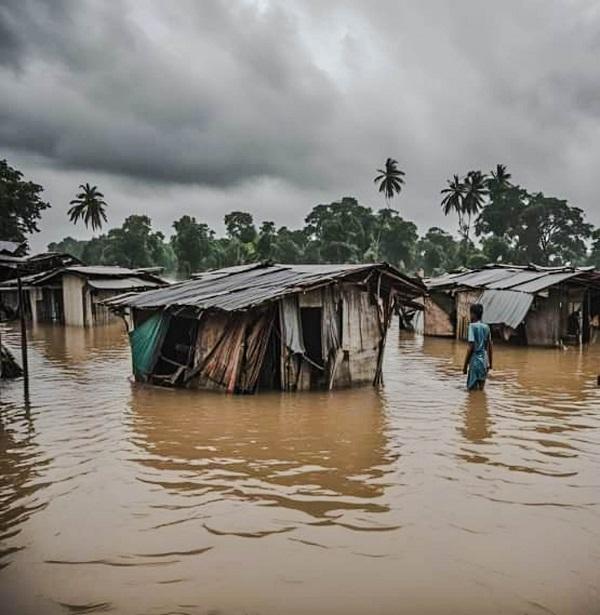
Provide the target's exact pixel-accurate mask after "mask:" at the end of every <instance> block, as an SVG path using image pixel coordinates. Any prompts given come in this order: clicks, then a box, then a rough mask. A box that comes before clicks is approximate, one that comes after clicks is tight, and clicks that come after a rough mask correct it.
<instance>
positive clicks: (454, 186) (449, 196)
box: [440, 175, 465, 233]
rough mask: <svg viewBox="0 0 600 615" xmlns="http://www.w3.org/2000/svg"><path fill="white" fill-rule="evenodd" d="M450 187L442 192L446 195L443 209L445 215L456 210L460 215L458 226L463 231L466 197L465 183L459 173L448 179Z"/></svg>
mask: <svg viewBox="0 0 600 615" xmlns="http://www.w3.org/2000/svg"><path fill="white" fill-rule="evenodd" d="M446 182H447V183H448V187H447V188H444V189H443V190H442V191H441V192H440V193H441V194H443V195H445V196H444V198H443V199H442V210H443V212H444V215H445V216H448V215H450V214H451V213H452V212H455V213H456V215H457V216H458V228H459V231H460V232H461V233H462V232H463V213H464V212H463V201H464V199H465V185H464V184H463V182H462V181H461V180H460V177H459V176H458V175H453V176H452V180H449V179H448V180H446Z"/></svg>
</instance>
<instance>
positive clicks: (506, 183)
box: [491, 164, 512, 188]
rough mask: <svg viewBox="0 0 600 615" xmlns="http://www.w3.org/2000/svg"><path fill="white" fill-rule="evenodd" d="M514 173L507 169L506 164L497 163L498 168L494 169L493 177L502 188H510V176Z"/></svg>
mask: <svg viewBox="0 0 600 615" xmlns="http://www.w3.org/2000/svg"><path fill="white" fill-rule="evenodd" d="M511 177H512V175H511V174H510V173H509V172H508V171H507V170H506V165H504V164H497V165H496V170H495V171H492V177H491V179H492V180H493V181H494V182H495V183H496V185H497V186H498V187H500V188H508V187H510V185H511V184H510V178H511Z"/></svg>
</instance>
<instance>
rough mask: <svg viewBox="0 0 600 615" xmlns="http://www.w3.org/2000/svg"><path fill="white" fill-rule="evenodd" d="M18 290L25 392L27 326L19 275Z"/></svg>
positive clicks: (26, 387) (27, 380)
mask: <svg viewBox="0 0 600 615" xmlns="http://www.w3.org/2000/svg"><path fill="white" fill-rule="evenodd" d="M17 284H18V290H19V317H20V319H21V362H22V363H23V378H24V383H25V391H26V393H27V392H28V390H29V365H28V363H27V327H26V326H25V296H24V294H23V285H22V283H21V276H19V277H18V278H17Z"/></svg>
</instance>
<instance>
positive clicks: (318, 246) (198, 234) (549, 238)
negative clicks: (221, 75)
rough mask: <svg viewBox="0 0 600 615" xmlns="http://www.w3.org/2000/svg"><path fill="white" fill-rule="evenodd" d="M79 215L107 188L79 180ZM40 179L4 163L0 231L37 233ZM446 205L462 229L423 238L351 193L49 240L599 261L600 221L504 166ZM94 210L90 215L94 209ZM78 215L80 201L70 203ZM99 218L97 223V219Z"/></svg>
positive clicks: (383, 257)
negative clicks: (258, 213)
mask: <svg viewBox="0 0 600 615" xmlns="http://www.w3.org/2000/svg"><path fill="white" fill-rule="evenodd" d="M403 177H404V173H403V172H402V171H400V169H398V167H397V163H396V161H395V160H393V159H388V161H387V162H386V166H385V169H382V170H381V171H380V175H379V176H378V177H377V178H376V180H377V183H378V184H379V188H380V191H381V192H382V193H383V194H384V195H385V196H386V201H388V200H389V198H391V197H393V196H394V195H396V194H398V193H399V191H400V189H401V187H402V184H403V183H404V179H403ZM81 188H82V193H81V194H79V195H78V199H77V201H78V202H77V203H75V207H77V208H79V209H77V211H78V212H79V213H78V214H77V216H76V217H75V221H76V220H77V219H80V218H81V219H83V220H84V222H85V221H86V219H88V220H89V223H90V225H91V226H92V228H99V225H100V224H101V223H102V221H103V220H106V216H105V213H104V207H105V206H106V204H105V203H104V201H103V196H102V194H101V193H99V192H98V190H97V188H95V187H92V186H90V185H89V184H85V185H83V186H81ZM41 192H42V187H41V186H38V185H36V184H33V183H31V182H24V181H23V180H22V175H21V173H20V172H19V171H16V170H15V169H11V168H10V167H9V166H8V165H7V164H6V162H5V161H0V239H9V240H11V239H12V240H18V241H19V240H23V239H25V238H26V234H27V233H32V232H34V231H37V226H36V222H37V220H38V219H39V218H40V212H41V211H42V210H43V209H45V208H46V207H49V205H48V203H44V202H43V201H41V199H40V196H39V195H40V193H41ZM441 192H442V200H441V206H442V210H443V213H444V214H445V215H446V216H448V215H451V214H452V215H457V217H458V223H459V224H458V237H455V236H453V235H452V234H451V233H448V232H447V231H444V230H443V229H441V228H438V227H432V228H430V229H429V230H428V231H427V232H426V233H425V234H424V235H423V236H421V237H419V235H418V232H417V227H416V225H415V224H414V223H412V222H410V221H408V220H405V219H404V218H403V217H402V216H401V215H400V214H399V213H398V211H396V210H395V209H392V208H390V207H385V208H383V209H380V210H378V211H375V210H373V209H371V208H370V207H367V206H365V205H362V204H360V203H359V202H358V201H357V200H356V199H355V198H353V197H343V198H342V199H340V200H339V201H334V202H332V203H328V204H320V205H316V206H315V207H313V208H312V210H311V211H310V212H309V213H308V215H307V216H306V218H305V224H304V226H303V227H302V228H299V229H290V228H288V227H286V226H282V227H279V228H278V227H277V226H276V225H275V223H274V222H273V221H271V220H264V221H262V222H260V224H256V223H255V221H254V218H253V216H252V214H251V213H249V212H245V211H233V212H230V213H228V214H226V215H225V216H224V226H225V235H224V236H222V237H218V236H217V235H216V233H215V231H213V230H212V229H211V228H209V226H208V225H207V224H206V223H204V222H202V221H198V220H197V219H196V218H195V217H193V216H191V215H184V216H182V217H181V218H179V219H178V220H176V221H175V222H173V225H172V228H173V234H172V235H171V237H170V238H168V239H167V238H166V237H165V236H164V235H163V233H161V232H160V231H155V230H153V228H152V222H151V220H150V218H149V217H148V216H145V215H131V216H129V217H128V218H127V219H126V220H125V222H124V223H123V225H122V226H121V227H118V228H112V229H110V230H109V231H108V232H106V233H103V234H101V235H99V236H97V237H93V238H92V239H90V240H88V241H82V240H77V239H73V238H72V237H66V238H65V239H63V240H62V241H60V242H58V243H51V244H50V245H49V246H48V248H49V250H52V251H58V252H67V253H70V254H73V255H74V256H76V257H78V258H80V259H81V260H82V261H84V262H85V263H88V264H106V265H121V266H126V267H152V266H160V267H164V268H165V270H166V271H171V272H178V274H179V275H182V276H188V275H190V274H191V273H193V272H195V271H202V270H206V269H213V268H219V267H229V266H233V265H238V264H245V263H252V262H258V261H264V260H272V261H276V262H281V263H340V262H344V263H362V262H374V261H387V262H389V263H391V264H393V265H395V266H397V267H399V268H401V269H403V270H405V271H407V272H418V271H422V272H423V273H424V274H425V275H427V276H430V275H437V274H440V273H443V272H445V271H449V270H453V269H457V268H459V267H477V266H481V265H484V264H486V263H490V262H494V263H495V262H504V263H515V264H528V263H536V264H539V265H564V264H571V265H584V264H591V265H594V266H597V267H600V229H598V230H594V229H593V227H592V225H591V224H589V223H587V222H586V220H585V215H584V212H583V211H582V210H581V209H579V208H577V207H573V206H571V205H569V204H568V203H567V201H565V200H562V199H558V198H555V197H549V196H545V195H544V194H543V193H541V192H530V191H528V190H526V189H525V188H523V187H521V186H518V185H516V184H513V183H511V175H510V174H509V173H508V172H507V170H506V167H504V166H503V165H497V167H496V169H495V170H494V171H492V172H491V173H490V174H485V173H483V172H481V171H477V170H475V171H469V172H468V173H466V175H465V176H464V178H463V179H461V177H460V176H459V175H454V176H453V178H452V179H451V180H448V185H447V187H446V188H444V189H443V190H442V191H441ZM88 212H89V213H88ZM69 215H70V217H71V218H72V219H73V218H74V216H75V213H74V211H73V208H71V210H70V211H69ZM94 221H95V222H94Z"/></svg>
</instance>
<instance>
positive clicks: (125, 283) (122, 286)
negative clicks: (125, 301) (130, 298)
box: [87, 278, 158, 290]
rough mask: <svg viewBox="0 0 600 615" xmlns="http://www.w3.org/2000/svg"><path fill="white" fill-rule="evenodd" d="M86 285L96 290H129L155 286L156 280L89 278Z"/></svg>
mask: <svg viewBox="0 0 600 615" xmlns="http://www.w3.org/2000/svg"><path fill="white" fill-rule="evenodd" d="M87 283H88V286H91V287H92V288H97V289H98V290H131V289H134V288H156V287H157V286H158V284H157V283H156V282H149V281H148V280H142V279H141V278H90V279H89V280H88V282H87Z"/></svg>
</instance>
